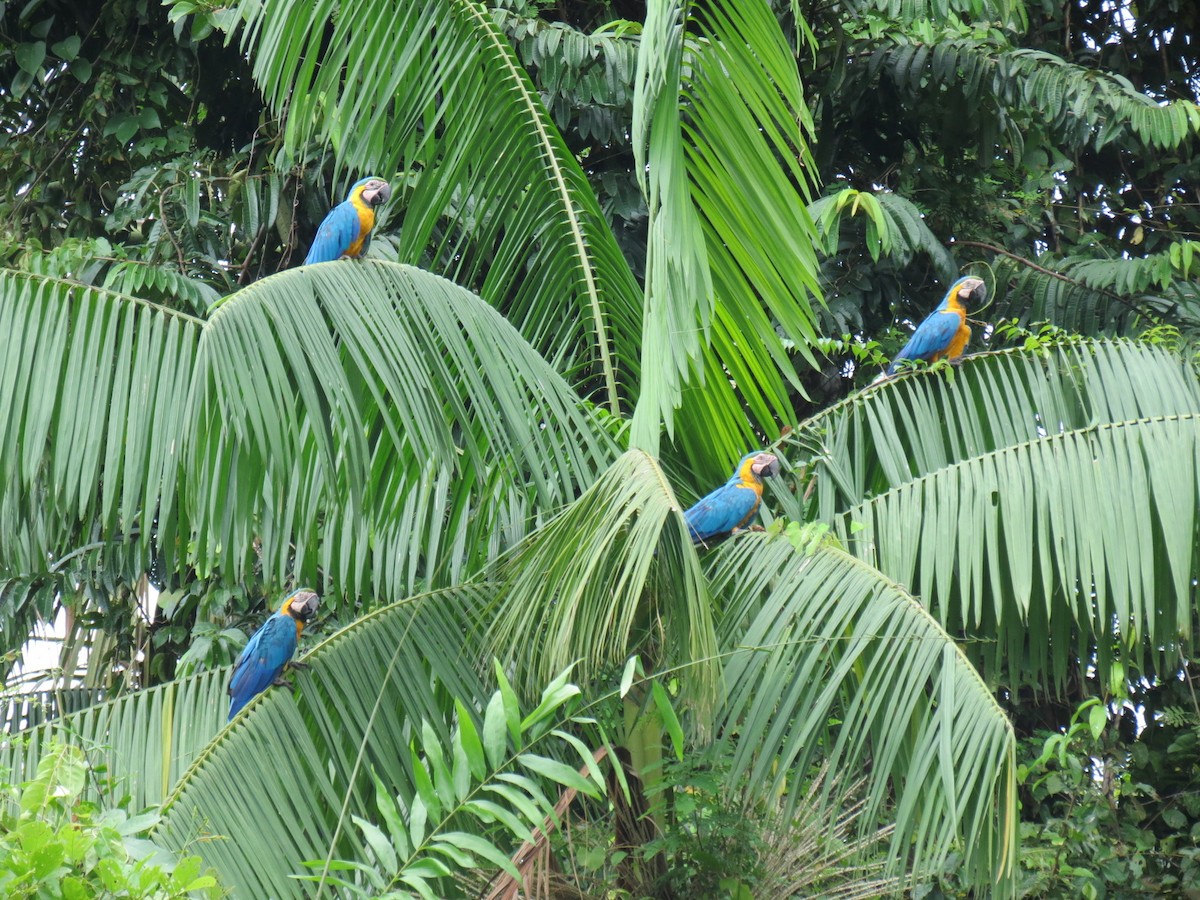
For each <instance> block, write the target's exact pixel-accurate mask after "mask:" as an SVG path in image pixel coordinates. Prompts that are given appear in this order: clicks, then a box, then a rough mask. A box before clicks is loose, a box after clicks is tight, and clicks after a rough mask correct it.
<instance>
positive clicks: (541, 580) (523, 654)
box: [489, 450, 718, 709]
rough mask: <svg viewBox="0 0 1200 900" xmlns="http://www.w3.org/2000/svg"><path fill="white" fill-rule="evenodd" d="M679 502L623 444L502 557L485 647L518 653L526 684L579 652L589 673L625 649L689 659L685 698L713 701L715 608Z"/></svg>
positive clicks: (607, 666) (650, 465)
mask: <svg viewBox="0 0 1200 900" xmlns="http://www.w3.org/2000/svg"><path fill="white" fill-rule="evenodd" d="M678 513H679V504H678V503H677V502H676V500H675V497H674V494H673V492H672V491H671V488H670V486H669V485H668V484H667V482H666V479H665V478H664V477H663V474H662V471H661V469H659V467H658V465H657V463H656V462H655V461H654V460H653V459H652V458H651V457H650V456H648V455H646V454H645V453H643V452H641V451H639V450H630V451H629V452H628V453H625V454H624V455H623V456H621V457H620V458H619V459H618V460H617V461H616V462H615V463H614V464H613V465H612V467H611V468H610V469H609V470H608V471H607V472H605V473H604V474H603V475H601V476H600V478H598V479H597V480H596V483H595V484H594V485H593V486H592V487H591V488H590V489H589V490H588V491H587V492H586V493H585V494H584V495H583V496H582V497H580V498H579V500H578V501H577V502H575V503H574V504H572V505H571V506H570V507H569V508H567V509H566V510H564V511H563V513H562V514H561V515H559V516H558V517H556V518H554V519H552V520H551V521H550V522H548V523H547V524H546V525H544V526H543V527H542V528H541V529H539V530H538V532H537V533H536V534H534V535H532V536H531V537H530V539H529V540H528V541H527V542H526V543H525V544H524V545H522V546H521V547H520V548H518V550H517V551H516V552H514V553H513V554H512V555H511V557H509V558H508V559H506V560H504V562H503V564H502V566H501V569H500V577H501V578H502V580H503V582H504V588H503V590H501V591H500V592H499V596H500V597H501V598H502V600H501V602H500V604H499V605H498V608H497V609H496V610H495V611H494V613H492V614H491V615H492V616H493V618H492V625H491V628H490V631H489V641H490V648H491V649H490V651H489V652H491V653H493V654H496V655H498V656H500V657H501V658H502V659H506V660H516V659H518V658H519V659H520V660H521V664H520V665H519V666H518V667H517V672H518V673H519V677H520V678H521V683H522V686H523V687H524V688H525V689H526V691H527V692H529V693H531V694H532V693H533V692H534V691H535V690H536V689H537V685H539V684H545V683H546V682H547V681H549V680H550V678H552V677H553V676H554V674H555V672H557V671H560V670H562V669H563V668H565V666H566V665H569V664H571V663H573V662H575V661H576V660H582V661H583V666H582V668H581V672H589V673H591V672H594V673H603V672H606V671H607V672H609V673H612V672H614V671H616V670H617V669H619V667H620V666H621V665H622V664H623V663H624V662H625V660H626V659H627V658H628V657H629V655H630V654H631V653H637V654H639V655H641V656H642V659H643V661H645V662H646V664H647V666H648V667H649V668H651V669H658V668H661V667H663V666H665V665H670V664H671V663H673V662H682V661H688V660H691V661H693V662H694V667H693V668H691V669H690V670H689V678H688V682H687V688H686V690H687V692H688V699H689V700H691V701H693V702H695V703H697V704H699V706H700V708H702V709H704V708H708V707H709V706H711V703H712V698H713V696H714V693H715V690H716V681H717V677H718V669H717V664H716V662H715V661H714V658H715V650H716V643H715V637H714V633H713V624H712V613H711V610H710V605H709V600H708V592H707V589H706V585H705V582H704V578H703V576H702V574H701V572H700V567H699V563H698V561H697V557H696V554H695V552H694V551H693V550H692V546H691V543H692V542H691V538H690V537H689V535H688V531H687V527H686V526H685V525H684V522H683V519H682V517H681V516H680V515H679V514H678Z"/></svg>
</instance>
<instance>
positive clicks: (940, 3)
mask: <svg viewBox="0 0 1200 900" xmlns="http://www.w3.org/2000/svg"><path fill="white" fill-rule="evenodd" d="M847 6H848V8H849V9H850V10H853V12H854V13H855V14H857V15H858V16H872V15H873V14H881V15H882V16H884V17H886V20H887V22H888V24H889V25H894V24H905V25H908V24H913V23H916V22H938V21H944V20H946V19H947V18H950V16H954V17H959V18H962V19H963V20H965V21H977V22H996V23H998V24H999V25H1001V26H1003V27H1005V28H1011V29H1016V30H1019V31H1022V32H1024V31H1025V30H1026V29H1027V28H1028V27H1029V13H1028V12H1027V11H1026V9H1025V3H1024V2H1023V0H851V2H850V3H849V4H847Z"/></svg>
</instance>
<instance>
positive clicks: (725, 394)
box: [632, 2, 819, 475]
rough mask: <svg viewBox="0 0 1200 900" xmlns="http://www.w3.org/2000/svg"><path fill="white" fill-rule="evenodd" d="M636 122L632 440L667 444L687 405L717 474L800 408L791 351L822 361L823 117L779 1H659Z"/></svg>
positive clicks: (692, 428) (708, 464)
mask: <svg viewBox="0 0 1200 900" xmlns="http://www.w3.org/2000/svg"><path fill="white" fill-rule="evenodd" d="M692 35H695V38H694V39H693V38H692V37H691V36H692ZM634 132H635V135H634V137H635V139H634V150H635V156H636V158H637V160H638V163H637V169H638V171H639V173H643V171H644V170H645V169H646V167H647V166H648V174H646V175H644V178H645V181H644V185H643V190H644V191H645V193H646V195H647V199H648V204H649V208H650V235H649V247H648V257H647V288H646V291H647V314H646V319H645V327H644V334H643V339H642V351H643V359H644V360H646V361H647V363H646V364H645V370H644V372H643V391H644V394H645V402H644V403H642V404H641V405H640V406H639V408H638V409H637V411H636V412H635V416H634V424H633V433H632V439H633V443H634V444H635V445H636V446H641V447H645V448H647V449H650V450H651V451H654V450H655V449H656V448H657V441H658V434H659V428H660V423H663V424H665V425H666V429H667V433H668V435H669V436H672V435H674V434H675V433H676V428H675V422H676V419H678V420H680V422H681V424H680V426H679V428H678V429H677V432H678V440H679V442H680V446H681V449H682V450H683V452H684V454H685V455H686V456H687V457H688V459H689V460H690V461H691V462H692V463H693V465H694V467H695V468H696V469H697V470H700V471H704V472H705V473H706V474H709V475H715V468H714V466H715V465H723V463H724V459H725V458H726V457H730V456H732V457H735V458H736V457H737V456H739V455H740V454H741V453H742V452H743V451H744V448H745V446H746V445H747V444H756V443H757V442H758V438H757V437H756V436H755V433H756V430H757V431H763V432H767V433H774V432H776V431H777V430H778V425H777V420H778V419H786V418H787V417H788V413H789V412H790V409H791V406H790V396H789V391H790V390H797V389H800V386H799V382H798V379H797V376H796V373H795V362H794V360H793V359H792V355H791V354H792V353H793V352H794V353H796V354H798V355H799V356H800V357H802V358H803V359H805V360H806V361H808V362H809V363H810V364H811V363H812V359H813V358H812V354H811V351H810V349H809V348H810V347H811V346H812V345H813V344H814V343H815V341H816V338H817V334H816V327H815V316H816V313H815V309H814V304H815V302H816V301H815V300H814V298H817V297H819V287H818V284H817V277H816V274H817V269H818V266H817V260H816V255H815V252H814V250H813V239H814V237H815V226H814V225H813V223H812V221H811V219H810V218H809V216H808V214H807V211H806V202H807V200H808V199H809V198H810V184H811V180H812V175H811V172H812V171H813V166H812V159H811V156H810V154H809V151H808V147H807V136H808V134H810V133H811V121H810V118H809V115H808V112H807V107H806V106H805V103H804V99H803V95H802V92H801V89H800V83H799V78H798V75H797V69H796V65H795V60H794V58H793V57H792V55H791V52H790V51H789V49H788V46H787V42H786V40H785V38H784V35H783V33H782V30H781V29H780V27H779V25H778V22H777V21H776V19H775V17H774V14H773V13H772V11H771V9H770V6H769V4H767V3H761V2H751V3H732V2H726V3H714V4H709V5H707V6H705V7H704V8H703V9H700V8H698V7H696V8H693V7H686V6H684V5H682V4H671V5H666V6H661V7H652V8H651V10H650V15H649V16H648V19H647V22H646V27H645V30H644V33H643V37H642V48H641V52H640V53H639V56H638V79H637V91H636V93H635V97H634ZM749 235H753V239H752V240H751V239H748V236H749ZM706 346H707V348H708V350H707V352H703V348H705V347H706ZM739 407H740V408H744V409H747V410H748V411H749V412H750V419H749V420H747V419H746V418H745V416H744V415H738V416H729V415H728V413H729V411H730V410H731V409H736V408H739ZM684 420H686V421H684ZM731 423H736V424H731ZM693 436H698V437H697V439H696V443H695V444H693ZM714 440H720V441H721V447H720V450H721V451H722V452H719V453H717V454H715V458H716V460H717V462H714V454H713V453H712V452H711V449H710V448H711V444H712V442H713V441H714Z"/></svg>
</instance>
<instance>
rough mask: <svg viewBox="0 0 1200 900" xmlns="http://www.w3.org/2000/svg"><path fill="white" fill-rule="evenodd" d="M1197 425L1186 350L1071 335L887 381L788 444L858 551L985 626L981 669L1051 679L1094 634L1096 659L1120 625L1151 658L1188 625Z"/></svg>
mask: <svg viewBox="0 0 1200 900" xmlns="http://www.w3.org/2000/svg"><path fill="white" fill-rule="evenodd" d="M1198 422H1200V381H1198V379H1197V377H1196V373H1195V371H1194V370H1193V369H1192V368H1190V367H1188V366H1187V365H1185V364H1184V363H1183V362H1182V361H1181V360H1180V359H1179V358H1178V357H1176V356H1175V355H1173V354H1172V353H1170V352H1169V351H1167V350H1165V349H1161V348H1157V347H1151V346H1146V345H1141V344H1134V343H1124V342H1111V343H1110V342H1097V343H1091V342H1087V343H1083V342H1080V343H1072V344H1068V345H1065V346H1061V347H1058V348H1054V349H1051V350H1049V351H1048V352H1046V353H1045V354H1034V353H1026V354H1016V353H1005V354H997V355H988V356H982V357H978V358H974V359H971V360H969V361H968V362H967V363H965V364H964V365H963V366H962V367H961V369H960V370H959V371H958V372H957V373H956V375H955V377H954V378H953V379H946V378H942V377H938V376H937V375H936V374H928V375H924V374H923V375H917V376H912V377H907V378H902V379H896V380H894V381H893V382H890V383H889V384H887V385H886V386H883V387H882V388H880V389H876V390H871V391H867V392H864V393H862V394H860V395H857V396H855V397H853V398H850V399H849V400H847V401H845V402H843V403H842V404H840V405H838V406H836V407H834V408H832V409H830V410H828V411H827V412H825V413H823V414H821V415H819V416H817V417H814V419H813V420H811V421H810V422H808V423H806V424H805V426H804V427H802V428H801V429H800V430H798V432H797V433H796V435H795V436H794V437H792V438H790V439H789V440H792V441H794V442H795V444H796V445H797V449H798V450H799V451H800V452H799V455H798V456H797V457H795V458H794V459H793V462H797V463H798V462H803V461H804V460H805V459H807V460H808V461H809V466H810V468H809V472H810V473H811V474H813V475H814V476H815V478H816V488H815V493H814V497H815V501H814V502H815V504H816V510H815V511H816V514H817V515H818V517H819V518H820V519H821V520H822V521H825V522H829V523H832V524H833V525H834V527H835V528H836V530H837V532H838V534H839V535H840V536H841V537H842V539H843V540H844V541H845V542H846V544H847V546H848V547H849V548H850V549H851V551H852V552H854V553H855V554H856V555H858V556H860V557H861V558H863V559H865V560H868V561H870V562H871V563H872V564H873V565H877V566H879V568H880V569H881V570H882V571H883V572H884V573H886V574H887V575H888V577H890V578H892V579H894V580H895V581H897V582H899V583H901V584H904V585H909V586H911V587H912V589H913V590H914V591H915V592H917V593H918V594H919V595H920V596H921V597H922V598H924V600H925V601H926V603H927V604H929V606H930V608H931V610H933V611H934V612H935V614H936V615H937V616H938V618H939V619H940V620H941V621H942V623H943V625H945V626H946V627H947V628H949V629H950V630H951V631H955V632H958V631H963V632H965V633H968V634H980V635H983V634H989V635H994V636H995V638H996V643H995V644H993V645H991V646H989V647H976V648H975V649H973V650H972V653H973V654H978V657H977V658H983V659H986V660H987V672H988V676H989V678H992V679H997V680H1000V679H1013V680H1015V681H1017V682H1020V681H1022V680H1023V679H1024V678H1032V679H1034V680H1036V679H1038V678H1040V677H1041V676H1042V675H1043V674H1044V673H1045V669H1046V667H1047V666H1049V667H1050V668H1051V672H1050V674H1052V676H1053V677H1054V679H1055V680H1056V682H1057V683H1058V684H1060V685H1061V684H1062V683H1063V681H1064V679H1065V677H1066V674H1067V671H1068V667H1069V666H1070V665H1071V660H1072V659H1073V658H1083V659H1089V658H1090V657H1091V655H1092V652H1093V649H1094V652H1095V653H1096V662H1097V665H1098V667H1099V669H1100V671H1101V673H1102V675H1106V674H1107V671H1108V667H1109V664H1110V663H1111V661H1112V660H1113V658H1114V656H1113V654H1114V647H1113V644H1112V636H1113V635H1114V630H1115V634H1116V635H1119V636H1120V644H1121V647H1122V648H1123V649H1122V650H1121V652H1122V653H1123V654H1128V655H1131V656H1132V658H1134V659H1136V660H1137V661H1138V662H1139V663H1140V664H1142V665H1146V664H1147V662H1149V663H1150V664H1151V665H1152V666H1153V670H1155V671H1162V670H1163V668H1162V667H1164V666H1167V665H1168V663H1169V660H1171V659H1173V658H1174V654H1175V650H1174V649H1173V647H1174V646H1175V642H1176V641H1177V640H1178V639H1180V638H1187V637H1189V636H1190V628H1191V625H1190V622H1191V616H1192V613H1193V609H1192V605H1193V600H1192V594H1191V592H1192V588H1191V584H1192V580H1193V579H1194V578H1195V576H1196V573H1197V572H1200V555H1198V553H1197V546H1200V542H1198V541H1197V527H1198V524H1200V519H1198V517H1197V515H1196V509H1197V505H1198V504H1197V501H1198V496H1200V495H1198V490H1200V473H1198V472H1197V467H1198V466H1200V463H1198V462H1197V461H1198V460H1200V456H1197V452H1198V450H1200V447H1198V446H1197V442H1198V440H1200V429H1197V424H1198ZM783 503H784V505H785V506H788V505H792V504H794V500H789V499H788V498H786V497H785V498H783ZM792 512H793V514H795V513H796V512H797V511H796V510H795V509H793V510H792ZM853 523H858V525H855V524H853ZM860 525H861V526H866V527H865V529H863V530H861V531H857V532H856V531H855V529H857V528H858V527H859V526H860ZM1047 646H1050V647H1051V649H1052V652H1051V654H1050V655H1049V656H1047V654H1046V653H1045V649H1046V647H1047Z"/></svg>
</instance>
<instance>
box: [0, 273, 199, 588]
mask: <svg viewBox="0 0 1200 900" xmlns="http://www.w3.org/2000/svg"><path fill="white" fill-rule="evenodd" d="M200 326H201V323H200V321H199V320H197V319H194V318H192V317H191V316H186V315H183V314H180V313H175V312H171V311H170V310H166V309H163V308H161V307H157V306H154V305H152V304H149V303H145V302H142V301H138V300H137V299H136V298H133V297H130V296H127V295H124V294H117V293H114V292H112V291H107V290H103V289H99V288H93V287H85V286H83V285H80V284H75V283H73V282H69V281H61V280H58V279H54V278H45V277H40V276H36V275H28V274H23V273H19V272H13V271H7V270H0V333H2V334H5V335H8V336H9V337H8V340H9V344H8V347H7V350H6V353H5V355H4V360H3V362H0V484H2V485H3V486H2V487H0V527H2V528H3V530H4V534H5V540H4V543H3V546H0V571H5V570H7V571H9V572H13V573H21V574H32V573H37V572H43V571H45V570H46V566H47V554H51V556H52V557H53V556H54V555H57V554H61V553H64V552H66V551H67V550H69V549H71V548H75V547H79V546H80V545H82V544H84V543H86V542H87V541H95V540H97V539H98V538H102V537H108V538H113V537H117V536H124V538H125V539H128V540H133V541H135V542H136V544H137V546H138V547H139V548H140V550H141V552H142V553H143V554H145V555H146V556H147V557H148V556H149V550H150V545H151V539H152V531H153V530H152V529H151V528H150V527H149V526H150V522H149V521H147V516H148V515H149V516H151V517H152V516H153V515H154V512H155V510H159V509H160V508H161V512H160V513H159V514H160V515H161V516H162V517H164V518H165V519H170V518H171V511H172V507H173V497H174V495H175V489H174V484H175V480H176V472H177V467H178V452H179V448H178V445H177V443H176V437H177V436H178V435H179V433H180V431H181V426H182V423H183V421H184V418H185V411H186V398H187V394H188V391H189V389H190V385H191V374H192V364H193V360H194V359H195V355H196V348H197V344H198V342H199V337H200ZM130 435H136V436H137V439H136V440H129V439H128V438H129V436H130ZM51 562H53V559H52V560H51Z"/></svg>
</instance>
